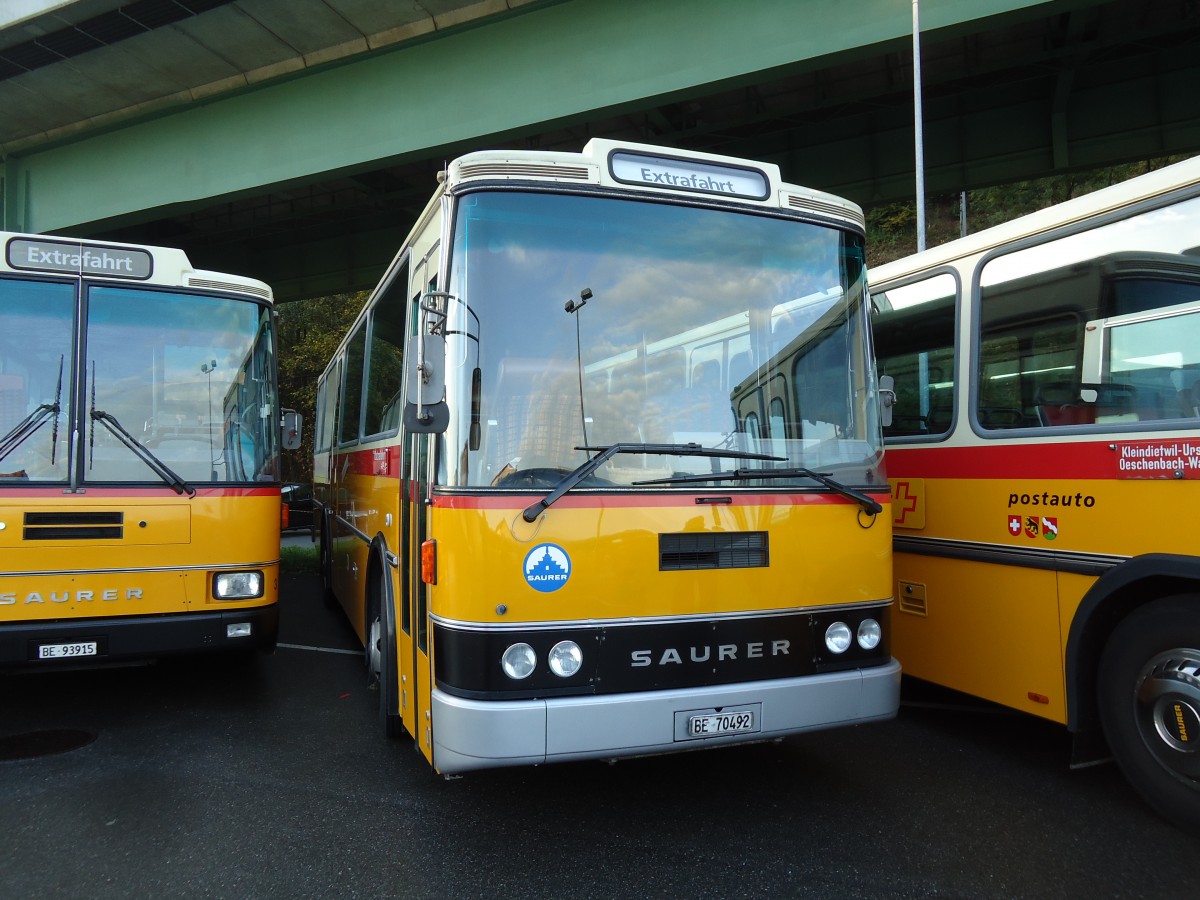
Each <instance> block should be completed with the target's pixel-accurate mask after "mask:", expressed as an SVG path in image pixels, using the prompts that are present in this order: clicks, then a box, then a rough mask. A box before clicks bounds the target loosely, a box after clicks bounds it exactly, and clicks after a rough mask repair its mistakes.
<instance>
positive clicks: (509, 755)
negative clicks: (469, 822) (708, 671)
mask: <svg viewBox="0 0 1200 900" xmlns="http://www.w3.org/2000/svg"><path fill="white" fill-rule="evenodd" d="M899 706H900V664H899V663H898V662H897V661H896V660H895V659H892V660H890V661H889V662H888V663H886V664H885V665H882V666H872V667H870V668H863V669H852V670H849V671H843V672H832V673H827V674H820V675H805V676H803V677H797V678H780V679H774V680H770V681H760V682H748V683H742V684H732V685H715V686H707V687H697V688H680V689H675V690H664V691H647V692H642V693H626V694H606V695H599V696H595V695H589V696H572V697H552V698H547V699H536V700H509V701H484V700H470V699H465V698H462V697H455V696H451V695H449V694H446V693H445V692H443V691H440V690H436V689H435V690H434V691H433V698H432V707H433V709H432V721H433V745H434V747H433V764H434V767H435V768H436V769H437V770H438V771H439V772H441V773H442V774H444V775H453V774H457V773H460V772H468V771H472V770H475V769H489V768H498V767H501V766H525V765H539V764H541V763H549V762H565V761H568V760H582V759H615V758H621V757H629V756H642V755H646V754H652V753H670V752H675V751H680V750H690V749H696V748H699V747H711V746H720V745H728V744H738V743H746V742H750V741H763V740H772V739H774V738H780V737H784V736H786V735H789V734H797V733H800V732H804V731H816V730H819V729H826V728H836V727H840V726H845V725H856V724H859V723H862V722H873V721H881V720H886V719H891V718H893V717H894V716H895V715H896V712H897V710H898V709H899ZM731 707H732V708H753V709H755V710H756V711H757V713H758V722H759V727H758V729H757V730H756V731H754V732H753V733H743V734H733V735H726V736H722V737H709V738H690V737H687V736H686V733H685V731H684V729H682V728H681V724H680V723H681V722H682V721H685V720H686V719H687V717H688V716H690V715H693V714H698V713H703V712H706V711H709V710H721V709H729V708H731Z"/></svg>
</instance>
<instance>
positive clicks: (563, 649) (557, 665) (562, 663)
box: [549, 641, 583, 678]
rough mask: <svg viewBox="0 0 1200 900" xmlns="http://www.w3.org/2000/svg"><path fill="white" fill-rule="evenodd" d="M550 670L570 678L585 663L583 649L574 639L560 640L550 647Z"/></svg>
mask: <svg viewBox="0 0 1200 900" xmlns="http://www.w3.org/2000/svg"><path fill="white" fill-rule="evenodd" d="M549 661H550V671H551V672H553V673H554V674H555V675H558V676H560V677H562V678H570V677H571V676H572V675H574V674H575V673H576V672H578V671H579V669H580V667H581V666H582V665H583V651H582V650H580V649H579V645H578V644H577V643H575V642H574V641H559V642H558V643H557V644H555V645H554V646H553V647H551V648H550V660H549Z"/></svg>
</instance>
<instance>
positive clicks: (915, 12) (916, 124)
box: [912, 0, 925, 253]
mask: <svg viewBox="0 0 1200 900" xmlns="http://www.w3.org/2000/svg"><path fill="white" fill-rule="evenodd" d="M920 5H921V3H920V0H912V39H913V131H914V134H915V140H914V150H915V156H916V160H915V162H916V170H917V252H918V253H919V252H920V251H922V250H924V249H925V133H924V128H923V125H922V121H921V119H922V115H921V12H920Z"/></svg>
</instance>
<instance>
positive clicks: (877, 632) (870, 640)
mask: <svg viewBox="0 0 1200 900" xmlns="http://www.w3.org/2000/svg"><path fill="white" fill-rule="evenodd" d="M882 640H883V628H882V627H881V626H880V624H879V623H878V622H876V621H875V620H874V619H863V620H862V622H861V623H860V624H859V626H858V646H860V647H862V648H863V649H864V650H874V649H875V648H876V647H878V646H879V642H880V641H882Z"/></svg>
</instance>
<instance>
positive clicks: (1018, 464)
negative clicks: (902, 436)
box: [886, 437, 1176, 479]
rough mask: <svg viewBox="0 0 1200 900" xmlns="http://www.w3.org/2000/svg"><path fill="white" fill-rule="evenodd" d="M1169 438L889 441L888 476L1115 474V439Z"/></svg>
mask: <svg viewBox="0 0 1200 900" xmlns="http://www.w3.org/2000/svg"><path fill="white" fill-rule="evenodd" d="M1175 440H1176V439H1175V438H1164V439H1160V440H1154V439H1136V440H1120V439H1116V440H1114V439H1113V438H1112V437H1106V438H1104V439H1102V440H1097V441H1082V442H1078V441H1076V442H1070V443H1068V442H1065V441H1063V442H1048V441H1037V442H1033V441H1031V442H1029V443H1021V444H983V445H975V446H970V447H941V446H923V447H919V448H918V447H909V446H904V447H889V448H888V450H887V455H886V460H887V473H888V476H889V477H891V478H1052V479H1060V478H1081V479H1112V478H1115V477H1116V476H1117V466H1118V457H1117V453H1118V450H1117V448H1118V447H1119V446H1121V445H1126V446H1128V445H1131V444H1132V445H1139V444H1147V445H1149V444H1162V443H1174V442H1175Z"/></svg>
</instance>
